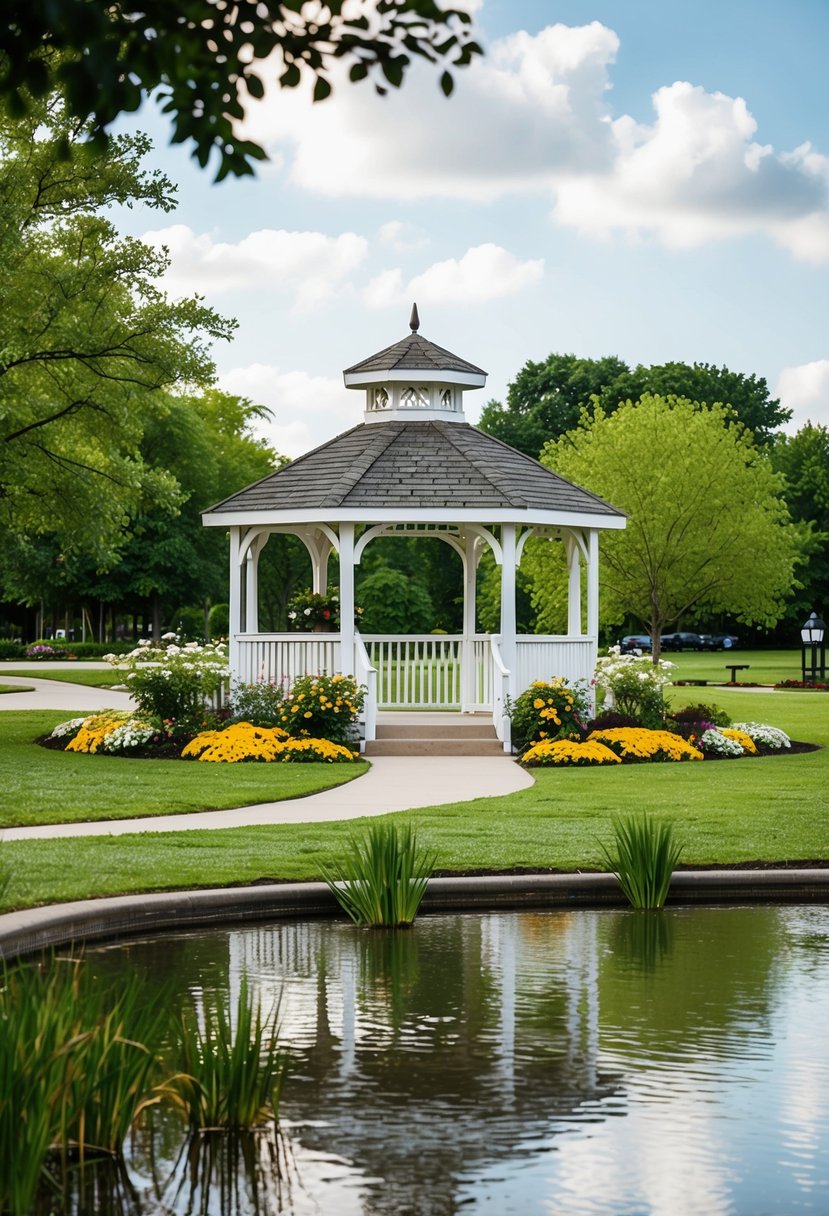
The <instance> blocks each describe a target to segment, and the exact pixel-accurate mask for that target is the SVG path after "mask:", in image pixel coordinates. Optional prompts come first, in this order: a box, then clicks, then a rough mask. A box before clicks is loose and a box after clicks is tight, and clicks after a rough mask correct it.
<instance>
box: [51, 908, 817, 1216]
mask: <svg viewBox="0 0 829 1216" xmlns="http://www.w3.org/2000/svg"><path fill="white" fill-rule="evenodd" d="M87 958H88V960H89V963H90V965H91V966H92V967H94V969H95V970H96V971H97V972H99V973H100V974H101V977H102V979H105V980H106V981H107V982H110V981H112V982H117V976H118V974H119V973H121V972H123V971H124V970H126V969H135V970H137V971H138V972H139V973H140V974H141V975H142V976H143V977H145V979H146V982H147V984H148V985H152V984H155V983H163V984H167V985H173V987H174V988H175V990H176V992H177V995H178V997H179V998H180V999H181V1000H182V1001H190V1002H195V1003H196V1005H198V1003H199V1002H200V1000H201V999H202V995H203V993H204V992H205V991H206V990H213V991H219V992H222V993H226V994H227V995H228V997H229V999H230V1002H231V1005H232V1004H233V1003H234V1002H235V997H236V993H237V991H238V986H239V982H240V979H241V977H242V975H243V974H246V975H247V976H248V981H249V984H250V986H251V987H252V989H253V991H254V993H256V994H258V995H259V996H260V997H261V999H262V1001H263V1003H264V1005H265V1006H266V1007H270V1005H271V1004H272V1002H274V1001H276V1000H278V1001H279V1002H280V1019H281V1027H282V1031H281V1037H282V1040H283V1044H284V1046H285V1047H286V1048H288V1049H289V1050H290V1053H291V1058H292V1068H291V1075H290V1079H289V1081H288V1083H287V1084H286V1088H285V1091H284V1096H283V1103H282V1108H281V1119H280V1130H279V1133H278V1134H277V1133H276V1132H275V1131H274V1130H273V1129H271V1130H270V1131H269V1132H264V1133H262V1134H260V1135H259V1136H257V1137H256V1138H255V1139H244V1140H243V1141H242V1142H241V1143H240V1142H234V1143H228V1142H227V1141H225V1140H219V1141H216V1140H215V1139H214V1140H212V1141H211V1140H209V1139H208V1140H205V1139H202V1140H201V1141H198V1140H197V1141H194V1142H192V1143H191V1144H190V1145H189V1146H188V1147H187V1148H185V1149H182V1134H181V1131H180V1126H179V1125H178V1124H176V1125H175V1126H172V1125H169V1124H165V1123H164V1122H163V1121H162V1122H160V1123H159V1122H158V1121H157V1122H156V1125H155V1127H154V1128H152V1129H145V1130H144V1131H142V1132H141V1133H139V1134H137V1135H136V1136H135V1138H134V1139H133V1141H132V1143H131V1144H130V1145H129V1151H128V1156H127V1162H126V1169H125V1170H122V1171H120V1172H118V1171H116V1172H115V1173H116V1175H117V1176H114V1177H113V1178H112V1179H111V1180H110V1181H108V1182H107V1181H105V1179H104V1178H103V1176H101V1177H99V1178H98V1181H97V1183H96V1184H95V1186H94V1188H93V1189H94V1192H95V1195H94V1198H93V1196H92V1195H91V1193H90V1192H89V1191H88V1189H87V1194H86V1198H82V1197H81V1196H76V1197H75V1200H74V1201H73V1202H72V1203H71V1204H70V1207H69V1208H68V1209H67V1210H72V1211H74V1212H77V1213H81V1212H84V1211H85V1210H87V1206H88V1205H93V1204H94V1209H93V1207H92V1206H89V1210H97V1211H104V1210H108V1211H112V1212H116V1211H117V1212H119V1213H120V1212H123V1213H136V1214H138V1213H141V1214H142V1216H144V1214H147V1216H149V1214H152V1216H156V1214H158V1216H161V1214H162V1213H163V1214H165V1216H166V1214H171V1213H175V1214H177V1216H178V1214H179V1213H181V1214H184V1213H187V1214H189V1213H194V1214H195V1213H204V1214H207V1213H211V1214H213V1216H248V1214H250V1216H270V1214H271V1213H285V1214H286V1216H306V1214H308V1216H310V1214H312V1213H313V1214H319V1213H324V1214H326V1216H327V1214H328V1213H335V1214H336V1216H453V1214H455V1213H461V1214H469V1216H473V1214H478V1213H481V1214H483V1213H493V1214H495V1216H512V1214H516V1216H542V1214H543V1216H794V1214H796V1213H816V1214H819V1216H825V1214H826V1213H829V908H826V907H822V906H795V907H746V908H677V909H671V910H668V911H666V912H664V913H662V914H654V913H647V914H642V913H635V912H629V911H607V910H603V911H582V910H579V911H573V912H568V911H551V912H525V913H493V914H485V915H477V914H476V915H452V916H423V917H421V918H420V919H419V920H418V922H417V924H416V925H415V927H414V928H413V929H412V930H411V931H409V932H397V933H390V934H387V933H372V932H367V931H364V930H359V929H356V928H354V927H352V926H350V925H348V924H345V923H341V922H327V921H312V922H296V923H293V922H289V923H280V924H278V925H276V926H268V927H265V928H262V927H254V928H244V929H230V930H217V931H215V932H213V933H209V934H204V933H201V934H199V935H189V934H181V935H179V936H169V935H165V936H163V937H158V938H157V939H154V940H148V941H141V942H130V943H128V944H122V945H119V946H117V947H105V948H101V949H99V950H91V949H90V950H88V951H87ZM85 1186H86V1187H87V1188H88V1187H89V1186H90V1183H89V1181H88V1180H87V1183H86V1184H85ZM107 1188H109V1189H107ZM105 1192H106V1194H105Z"/></svg>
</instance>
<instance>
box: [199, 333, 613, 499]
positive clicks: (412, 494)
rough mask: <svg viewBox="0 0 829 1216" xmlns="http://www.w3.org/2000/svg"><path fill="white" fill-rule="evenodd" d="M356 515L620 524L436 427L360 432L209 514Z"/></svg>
mask: <svg viewBox="0 0 829 1216" xmlns="http://www.w3.org/2000/svg"><path fill="white" fill-rule="evenodd" d="M412 337H413V338H415V339H416V338H417V335H416V334H413V335H412ZM408 341H409V340H408V339H407V340H406V342H408ZM397 345H398V346H403V345H404V343H398V344H397ZM394 349H395V348H394V347H389V351H392V350H394ZM383 353H385V352H381V355H382V354H383ZM381 355H377V356H374V358H380V357H381ZM458 362H459V363H460V362H461V360H458ZM465 366H467V367H471V364H467V365H465ZM349 507H356V508H367V509H368V508H391V509H394V508H401V507H403V508H405V507H410V508H414V507H433V508H441V507H444V508H450V509H451V508H473V509H490V508H491V509H493V510H501V509H510V508H512V509H519V510H521V509H530V510H532V509H534V510H542V511H567V512H578V513H585V514H590V515H599V516H605V517H617V518H618V517H620V516H621V514H622V512H620V511H617V510H616V509H615V508H614V507H612V506H610V505H609V504H608V503H606V502H605V501H604V500H603V499H601V498H599V497H598V496H597V495H596V494H591V493H590V492H589V491H588V490H583V489H581V488H580V487H578V486H575V485H573V484H572V483H571V482H569V481H566V480H565V479H564V478H563V477H559V476H558V474H556V473H553V472H551V471H550V470H549V469H546V468H545V467H544V466H543V465H542V464H539V462H538V461H537V460H533V459H532V457H530V456H525V455H524V454H523V453H522V452H518V451H516V450H515V449H514V448H511V447H509V446H508V445H507V444H505V443H502V442H501V441H500V440H499V439H495V438H493V436H491V435H487V434H485V433H484V432H483V431H480V430H478V429H477V428H476V427H473V426H470V425H469V424H468V423H457V422H451V423H450V422H439V421H420V422H416V421H413V422H409V421H406V422H396V421H389V422H382V423H370V424H365V423H363V424H362V425H360V426H356V427H353V428H352V429H351V430H350V431H345V432H344V433H343V434H342V435H338V436H337V437H336V438H335V439H332V440H330V441H329V442H328V443H325V444H323V445H322V446H321V447H318V448H316V449H315V450H314V451H312V452H308V453H306V454H305V455H304V456H300V457H299V458H298V459H296V460H294V461H292V462H291V463H290V464H288V465H285V467H284V468H281V469H278V470H277V471H276V472H275V473H271V474H270V475H269V476H268V477H265V478H263V479H262V480H261V481H258V482H256V483H255V484H254V485H251V486H248V487H247V488H246V489H244V490H240V491H239V493H237V494H233V495H231V497H230V498H226V499H225V500H224V501H223V502H220V503H218V504H217V505H216V506H215V507H213V508H211V512H210V513H211V514H212V513H213V512H239V513H240V514H249V513H250V512H257V511H269V510H270V511H283V510H297V511H303V510H324V509H338V508H349Z"/></svg>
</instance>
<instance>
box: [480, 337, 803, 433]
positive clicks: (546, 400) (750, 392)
mask: <svg viewBox="0 0 829 1216" xmlns="http://www.w3.org/2000/svg"><path fill="white" fill-rule="evenodd" d="M645 393H652V394H654V395H656V396H661V397H683V398H686V399H687V400H689V401H697V402H700V403H701V404H704V405H709V406H712V405H722V406H725V407H727V410H728V412H729V415H730V417H732V418H734V419H736V420H737V421H739V422H742V423H743V425H744V426H746V427H747V428H748V430H749V431H750V432H751V433H752V435H753V436H754V439H755V441H756V442H757V443H761V444H762V443H766V442H768V440H769V439H770V438H772V436H773V433H774V432H775V431H776V430H777V428H778V427H780V426H781V425H782V424H783V423H784V422H786V421H787V420H788V419H789V418H790V417H791V411H790V410H786V409H783V407H782V406H781V405H780V402H779V401H778V400H775V399H773V398H772V397H771V395H770V393H769V387H768V384H767V383H766V381H765V380H764V379H763V378H762V377H759V376H744V375H742V374H741V373H740V372H731V371H729V370H728V368H727V367H719V368H718V367H713V366H711V365H710V364H708V363H694V364H688V363H661V364H654V365H653V366H652V367H645V366H643V365H642V364H639V366H638V367H635V368H633V369H631V368H630V367H628V365H627V364H626V363H624V362H623V361H622V360H621V359H617V358H615V357H612V356H611V357H608V358H605V359H579V358H577V357H576V356H575V355H556V354H552V355H550V356H549V357H548V358H547V359H545V360H544V362H543V363H534V362H532V361H530V362H528V363H525V364H524V366H523V367H522V369H521V371H520V372H519V373H518V375H517V376H516V377H515V379H514V380H513V382H512V383H511V384H510V386H509V390H508V392H507V403H506V405H502V404H501V402H499V401H490V402H489V403H488V404H487V405H486V406H485V407H484V410H483V413H482V415H481V422H480V425H481V428H482V429H483V430H485V431H488V432H489V434H490V435H495V436H496V437H497V438H498V439H502V440H503V441H504V442H505V443H509V444H511V445H512V447H515V448H518V449H519V450H520V451H522V452H526V454H527V455H528V456H535V457H538V454H539V453H540V451H541V449H542V448H543V446H544V444H545V443H547V442H548V441H549V440H552V439H558V437H559V436H560V435H563V434H564V433H565V432H566V431H571V430H572V429H573V428H574V427H577V426H578V425H579V420H580V417H581V414H582V411H583V410H587V412H588V413H592V412H593V411H594V410H595V409H596V408H597V407H598V408H600V409H601V410H602V411H603V412H604V413H605V414H611V413H613V411H614V410H616V409H618V408H619V406H620V405H621V404H622V403H623V402H625V401H637V400H638V399H639V398H640V397H642V396H643V395H644V394H645Z"/></svg>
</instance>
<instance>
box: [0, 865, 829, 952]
mask: <svg viewBox="0 0 829 1216" xmlns="http://www.w3.org/2000/svg"><path fill="white" fill-rule="evenodd" d="M752 902H782V903H808V902H829V870H809V869H802V870H680V871H678V872H677V873H676V874H674V876H673V879H672V880H671V888H670V892H669V896H668V903H669V904H672V905H678V904H698V903H708V904H719V903H752ZM625 906H626V904H625V899H624V897H623V896H622V893H621V891H620V889H619V886H618V883H617V882H616V879H615V878H614V876H613V875H612V874H516V875H512V874H510V875H489V876H480V877H469V878H465V877H458V878H432V879H430V881H429V886H428V889H427V891H426V895H425V897H424V900H423V910H424V911H425V912H441V911H447V910H452V911H464V910H473V909H483V908H490V909H500V908H563V907H582V908H597V907H625ZM337 911H338V907H337V903H336V901H335V899H334V897H333V895H332V894H331V892H330V891H329V890H328V888H327V886H326V885H325V883H321V882H303V883H279V884H277V883H274V884H269V885H267V886H266V885H262V886H256V887H220V888H215V889H208V890H203V891H165V892H162V893H159V894H146V895H119V896H115V897H112V898H108V899H89V900H79V901H76V902H74V903H65V904H51V905H49V906H47V907H43V908H26V909H24V910H23V911H20V912H9V913H6V914H5V915H3V916H0V959H12V958H20V957H23V956H25V955H27V954H35V953H38V952H40V951H42V950H49V949H52V948H54V947H57V946H66V945H70V944H81V943H83V942H87V941H101V940H105V939H108V938H110V939H111V938H120V937H134V936H136V935H143V934H147V933H156V932H158V931H160V930H177V929H192V928H201V927H205V928H211V927H214V926H216V925H219V924H242V923H245V922H247V921H262V920H273V919H286V918H293V917H303V918H305V917H317V916H332V915H334V914H336V913H337Z"/></svg>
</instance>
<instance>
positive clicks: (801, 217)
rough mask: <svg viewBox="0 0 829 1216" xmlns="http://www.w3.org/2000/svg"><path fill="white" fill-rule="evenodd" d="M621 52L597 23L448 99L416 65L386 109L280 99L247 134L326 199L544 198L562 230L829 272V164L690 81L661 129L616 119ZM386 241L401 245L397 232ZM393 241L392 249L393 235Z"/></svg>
mask: <svg viewBox="0 0 829 1216" xmlns="http://www.w3.org/2000/svg"><path fill="white" fill-rule="evenodd" d="M618 48H619V39H618V37H617V36H616V34H615V33H614V32H613V31H612V30H610V29H608V28H607V27H606V26H604V25H602V24H601V23H600V22H598V21H593V22H591V23H590V24H589V25H583V26H578V27H569V26H565V25H561V24H558V25H552V26H549V27H547V28H546V29H543V30H541V31H540V32H539V33H537V34H535V35H530V34H528V33H526V32H524V31H520V32H517V33H515V34H512V35H510V36H509V37H507V38H503V39H501V40H496V41H493V42H492V43H491V45H489V46H488V48H487V55H486V57H485V58H484V59H482V60H480V61H476V62H475V63H474V64H473V65H471V66H470V67H469V68H467V69H464V70H463V71H462V72H459V73H457V87H456V91H455V93H454V94H453V96H452V98H451V99H450V100H449V101H447V100H446V99H444V98H443V97H442V96H441V95H440V93H439V91H438V89H437V87H436V83H435V79H434V72H433V71H432V70H431V69H429V68H427V67H425V66H419V65H414V66H413V68H412V70H411V72H410V76H409V79H408V81H407V84H406V87H405V89H403V90H402V91H400V92H399V93H398V92H397V91H395V90H392V91H391V92H390V94H389V96H388V97H385V98H377V97H376V96H375V95H374V94H373V93H372V91H371V90H370V89H369V88H363V87H353V86H349V85H348V84H347V83H345V82H344V81H343V83H342V84H341V86H340V88H339V90H338V96H337V104H336V105H330V106H329V105H327V104H322V105H317V106H313V105H312V104H311V102H310V100H309V97H308V95H307V94H302V93H301V92H300V91H298V90H297V91H295V92H294V93H293V94H292V95H291V96H285V92H284V91H282V92H280V91H279V90H276V89H272V90H271V91H270V93H269V95H268V96H267V97H266V99H265V101H264V102H262V103H258V104H251V107H250V109H249V114H248V117H247V119H246V124H245V132H246V134H248V135H251V136H252V137H253V138H255V139H258V140H260V141H263V142H264V143H265V144H266V146H267V147H268V148H269V150H270V151H271V152H272V153H273V154H276V155H282V156H284V163H285V165H286V171H287V173H288V174H289V176H290V178H291V180H292V182H293V183H294V184H296V185H299V186H301V187H303V188H305V189H307V190H309V191H313V192H315V193H317V194H320V195H326V196H332V197H341V196H353V197H372V198H395V199H402V200H412V199H422V198H428V197H451V198H461V199H470V200H473V201H487V200H491V199H495V198H500V197H503V196H505V195H509V194H515V193H528V192H539V191H540V192H543V193H545V194H547V195H548V196H549V197H550V198H552V199H553V206H554V209H553V214H554V216H555V219H556V221H557V222H558V223H559V224H562V225H564V226H566V227H571V228H575V229H577V230H579V231H580V232H582V233H584V234H585V235H587V236H589V237H591V238H605V237H609V236H612V235H615V234H619V233H621V234H622V235H624V236H626V237H628V238H629V239H656V240H657V241H659V242H661V243H663V244H665V245H667V246H669V247H673V248H683V247H685V248H687V247H693V246H696V245H701V244H703V243H706V242H709V241H712V240H719V239H725V238H734V237H740V236H745V235H752V234H760V235H763V236H765V237H767V238H768V239H770V240H772V241H774V242H776V243H777V244H778V245H780V246H781V247H782V248H784V249H785V250H786V251H788V252H789V253H790V254H792V256H793V257H795V258H797V259H799V260H804V261H811V262H826V261H829V159H827V157H826V156H824V155H822V154H821V153H820V152H818V151H817V150H815V149H813V148H812V147H811V145H809V144H803V145H801V146H800V147H799V148H796V149H795V150H794V151H792V152H787V151H784V152H776V151H775V150H774V149H773V148H772V147H771V146H769V145H768V144H765V143H762V142H760V141H758V140H757V139H756V134H757V123H756V121H755V118H754V117H753V115H752V114H751V112H750V110H749V107H748V105H747V103H746V101H745V100H744V99H743V98H741V97H730V96H727V95H726V94H725V93H722V92H707V91H706V90H705V89H703V88H700V87H696V86H694V85H693V84H691V83H688V82H687V81H677V82H675V83H673V84H667V85H665V86H664V87H663V88H660V89H658V90H657V91H656V92H655V93H654V94H653V98H652V101H653V106H654V119H653V121H652V122H651V123H639V122H637V121H636V120H635V119H634V118H632V117H631V116H629V115H622V116H620V117H617V118H616V119H615V120H614V119H613V116H612V114H611V110H610V106H609V99H608V95H607V90H608V87H609V72H610V69H611V67H612V65H613V63H614V61H615V58H616V53H617V51H618ZM387 235H388V234H387ZM392 239H393V238H392Z"/></svg>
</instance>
